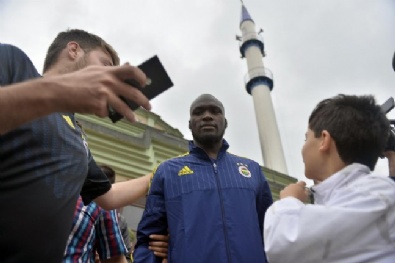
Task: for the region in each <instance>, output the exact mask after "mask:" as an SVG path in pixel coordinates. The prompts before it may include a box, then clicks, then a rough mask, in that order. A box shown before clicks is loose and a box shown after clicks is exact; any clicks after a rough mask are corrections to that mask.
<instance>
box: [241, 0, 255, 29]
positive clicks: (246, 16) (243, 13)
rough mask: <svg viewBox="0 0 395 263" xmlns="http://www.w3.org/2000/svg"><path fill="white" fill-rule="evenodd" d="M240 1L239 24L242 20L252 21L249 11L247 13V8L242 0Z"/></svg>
mask: <svg viewBox="0 0 395 263" xmlns="http://www.w3.org/2000/svg"><path fill="white" fill-rule="evenodd" d="M240 1H241V19H240V25H241V23H243V22H244V21H251V22H254V20H252V18H251V16H250V13H248V10H247V8H246V7H245V5H244V3H243V0H240Z"/></svg>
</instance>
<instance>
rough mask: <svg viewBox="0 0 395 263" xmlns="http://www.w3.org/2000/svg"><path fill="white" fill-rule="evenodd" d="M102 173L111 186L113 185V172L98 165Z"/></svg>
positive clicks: (107, 167) (105, 166) (108, 167)
mask: <svg viewBox="0 0 395 263" xmlns="http://www.w3.org/2000/svg"><path fill="white" fill-rule="evenodd" d="M99 167H100V169H101V170H102V172H103V173H104V174H105V175H106V176H107V178H108V180H109V181H110V183H111V184H113V183H115V171H114V170H113V169H112V168H111V167H110V166H107V165H100V166H99Z"/></svg>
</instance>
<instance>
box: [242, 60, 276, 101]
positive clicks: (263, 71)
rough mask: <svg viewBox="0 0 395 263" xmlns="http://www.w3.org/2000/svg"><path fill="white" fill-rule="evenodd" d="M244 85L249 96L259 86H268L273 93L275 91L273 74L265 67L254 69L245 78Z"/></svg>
mask: <svg viewBox="0 0 395 263" xmlns="http://www.w3.org/2000/svg"><path fill="white" fill-rule="evenodd" d="M244 83H245V85H246V90H247V92H248V94H251V90H252V89H253V88H254V87H255V86H258V85H266V86H268V87H269V89H270V91H271V90H272V89H273V73H272V72H271V71H270V70H269V69H267V68H265V67H263V66H261V67H255V68H252V69H250V70H249V71H248V73H247V74H246V75H245V76H244Z"/></svg>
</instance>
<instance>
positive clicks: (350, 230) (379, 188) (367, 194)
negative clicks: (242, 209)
mask: <svg viewBox="0 0 395 263" xmlns="http://www.w3.org/2000/svg"><path fill="white" fill-rule="evenodd" d="M313 190H314V191H315V193H314V198H315V204H314V205H310V204H307V205H306V204H304V203H302V202H301V201H299V200H298V199H296V198H293V197H287V198H284V199H282V200H279V201H276V202H275V203H273V205H272V206H271V207H270V208H269V209H268V210H267V212H266V216H265V224H264V240H265V250H266V255H267V257H268V260H269V262H270V263H287V262H292V263H297V262H300V263H321V262H322V263H330V262H336V263H343V262H344V263H354V262H358V263H361V262H369V263H395V183H394V182H393V181H392V180H391V179H389V178H388V177H381V176H376V175H371V174H370V170H369V168H368V167H366V166H364V165H361V164H356V163H354V164H352V165H349V166H347V167H345V168H344V169H343V170H341V171H339V172H337V173H336V174H334V175H332V176H331V177H329V178H327V179H326V180H325V181H323V182H322V183H320V184H318V185H316V186H314V187H313Z"/></svg>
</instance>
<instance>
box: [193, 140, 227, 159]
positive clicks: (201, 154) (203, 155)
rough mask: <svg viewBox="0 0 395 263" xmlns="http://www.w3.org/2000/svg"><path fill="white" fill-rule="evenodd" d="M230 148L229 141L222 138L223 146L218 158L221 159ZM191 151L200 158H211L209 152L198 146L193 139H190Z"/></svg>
mask: <svg viewBox="0 0 395 263" xmlns="http://www.w3.org/2000/svg"><path fill="white" fill-rule="evenodd" d="M228 148H229V144H228V142H227V141H226V140H225V139H223V140H222V146H221V149H220V150H219V153H218V157H217V160H218V159H220V158H221V157H222V155H224V154H225V153H226V151H227V150H228ZM189 152H190V153H191V154H194V155H196V156H197V157H199V158H205V159H210V157H209V156H208V155H207V153H206V152H205V151H204V150H203V149H202V148H200V147H198V146H196V145H195V144H194V143H193V141H192V140H191V141H189Z"/></svg>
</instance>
